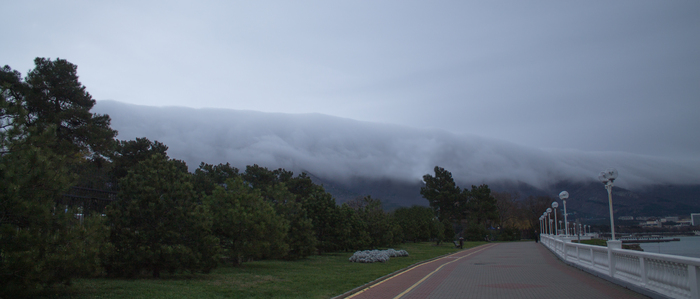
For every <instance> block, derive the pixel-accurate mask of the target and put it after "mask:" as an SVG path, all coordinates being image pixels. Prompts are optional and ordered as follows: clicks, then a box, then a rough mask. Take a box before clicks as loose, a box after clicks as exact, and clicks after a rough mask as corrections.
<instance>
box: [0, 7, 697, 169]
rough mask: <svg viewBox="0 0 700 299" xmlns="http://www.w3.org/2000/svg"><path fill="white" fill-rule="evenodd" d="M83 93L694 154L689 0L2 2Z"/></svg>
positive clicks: (24, 44)
mask: <svg viewBox="0 0 700 299" xmlns="http://www.w3.org/2000/svg"><path fill="white" fill-rule="evenodd" d="M0 7H1V8H2V15H3V16H2V18H1V19H0V41H2V42H0V58H2V61H0V64H3V65H4V64H7V65H10V66H11V67H12V68H14V69H17V70H19V71H21V72H22V73H23V74H26V72H27V71H28V70H30V69H32V68H33V59H34V58H35V57H51V58H56V57H60V58H63V59H67V60H69V61H70V62H72V63H74V64H76V65H78V74H79V75H80V80H81V82H82V83H83V84H84V85H85V86H86V87H87V89H88V91H89V92H90V93H91V94H92V95H93V97H94V98H95V99H96V100H98V101H99V100H115V101H120V102H124V103H133V104H141V105H151V106H187V107H194V108H201V107H211V108H228V109H239V110H255V111H263V112H283V113H322V114H328V115H333V116H339V117H345V118H351V119H355V120H363V121H373V122H383V123H392V124H400V125H407V126H411V127H416V128H441V129H445V130H448V131H451V132H454V133H458V134H467V135H478V136H485V137H488V138H495V139H501V140H505V141H509V142H514V143H517V144H522V145H526V146H529V147H535V148H559V149H575V150H581V151H623V152H629V153H635V154H642V155H652V156H661V157H673V158H678V157H683V158H690V159H695V160H697V159H700V138H699V135H700V134H698V129H700V117H698V115H697V114H698V113H699V112H700V1H697V0H693V1H680V0H679V1H658V0H655V1H640V0H634V1H453V2H452V1H450V2H447V1H430V2H428V1H189V2H188V1H178V2H176V1H167V2H166V1H159V2H155V1H109V2H108V1H4V2H3V3H2V4H1V5H0Z"/></svg>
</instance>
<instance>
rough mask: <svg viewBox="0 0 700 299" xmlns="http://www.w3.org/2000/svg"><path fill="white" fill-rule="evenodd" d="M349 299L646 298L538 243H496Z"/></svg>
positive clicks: (437, 262)
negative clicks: (560, 257)
mask: <svg viewBox="0 0 700 299" xmlns="http://www.w3.org/2000/svg"><path fill="white" fill-rule="evenodd" d="M348 298H354V299H362V298H402V299H413V298H538V299H540V298H615V299H624V298H648V297H645V296H643V295H641V294H638V293H636V292H633V291H630V290H627V289H625V288H623V287H621V286H618V285H615V284H613V283H611V282H608V281H606V280H604V279H601V278H598V277H595V276H593V275H591V274H588V273H586V272H583V271H581V270H578V269H576V268H573V267H569V266H567V265H566V264H564V263H563V262H561V261H559V260H558V259H557V258H556V257H555V256H554V255H553V254H552V253H551V252H549V251H548V250H547V249H546V248H544V246H542V245H540V244H537V243H534V242H512V243H492V244H486V245H482V246H479V247H475V248H470V249H467V250H462V251H460V252H458V253H456V254H453V255H450V256H447V257H444V258H441V259H438V260H435V261H432V262H429V263H425V264H421V265H418V266H416V267H414V268H411V269H408V270H406V271H403V272H400V273H398V274H397V275H394V276H392V277H390V278H387V279H385V280H383V281H381V282H378V283H376V284H374V285H372V286H370V287H368V288H366V289H364V290H360V291H359V292H357V293H355V294H353V295H351V296H349V297H348Z"/></svg>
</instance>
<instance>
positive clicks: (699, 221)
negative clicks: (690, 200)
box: [690, 213, 700, 226]
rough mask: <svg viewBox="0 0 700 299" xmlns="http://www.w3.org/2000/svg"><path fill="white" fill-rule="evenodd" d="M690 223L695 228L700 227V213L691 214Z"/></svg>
mask: <svg viewBox="0 0 700 299" xmlns="http://www.w3.org/2000/svg"><path fill="white" fill-rule="evenodd" d="M690 222H692V223H693V226H696V225H700V213H693V214H690Z"/></svg>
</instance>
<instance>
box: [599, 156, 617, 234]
mask: <svg viewBox="0 0 700 299" xmlns="http://www.w3.org/2000/svg"><path fill="white" fill-rule="evenodd" d="M616 178H617V169H615V168H608V169H606V170H605V171H601V172H600V174H599V175H598V180H600V182H601V183H603V184H605V189H606V190H608V205H609V208H610V232H611V234H612V240H613V241H615V219H614V218H613V206H612V187H613V181H615V179H616Z"/></svg>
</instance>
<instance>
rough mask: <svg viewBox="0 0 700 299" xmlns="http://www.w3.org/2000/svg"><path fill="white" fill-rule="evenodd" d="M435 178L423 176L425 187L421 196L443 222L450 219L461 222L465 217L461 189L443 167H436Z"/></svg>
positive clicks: (422, 188) (421, 190) (428, 175)
mask: <svg viewBox="0 0 700 299" xmlns="http://www.w3.org/2000/svg"><path fill="white" fill-rule="evenodd" d="M434 171H435V176H431V175H430V174H426V175H424V176H423V182H424V183H425V186H423V187H421V189H420V194H421V195H423V197H424V198H425V199H427V200H428V202H429V203H430V207H431V208H433V211H435V215H436V216H437V217H438V219H439V220H440V221H441V222H442V221H443V220H444V219H448V220H450V221H452V222H459V221H460V220H461V219H462V218H463V217H462V216H463V215H462V208H463V205H464V202H463V197H462V196H461V191H460V188H459V187H458V186H457V185H456V184H455V182H454V179H452V173H450V172H449V171H447V170H445V169H444V168H442V167H439V166H435V169H434Z"/></svg>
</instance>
